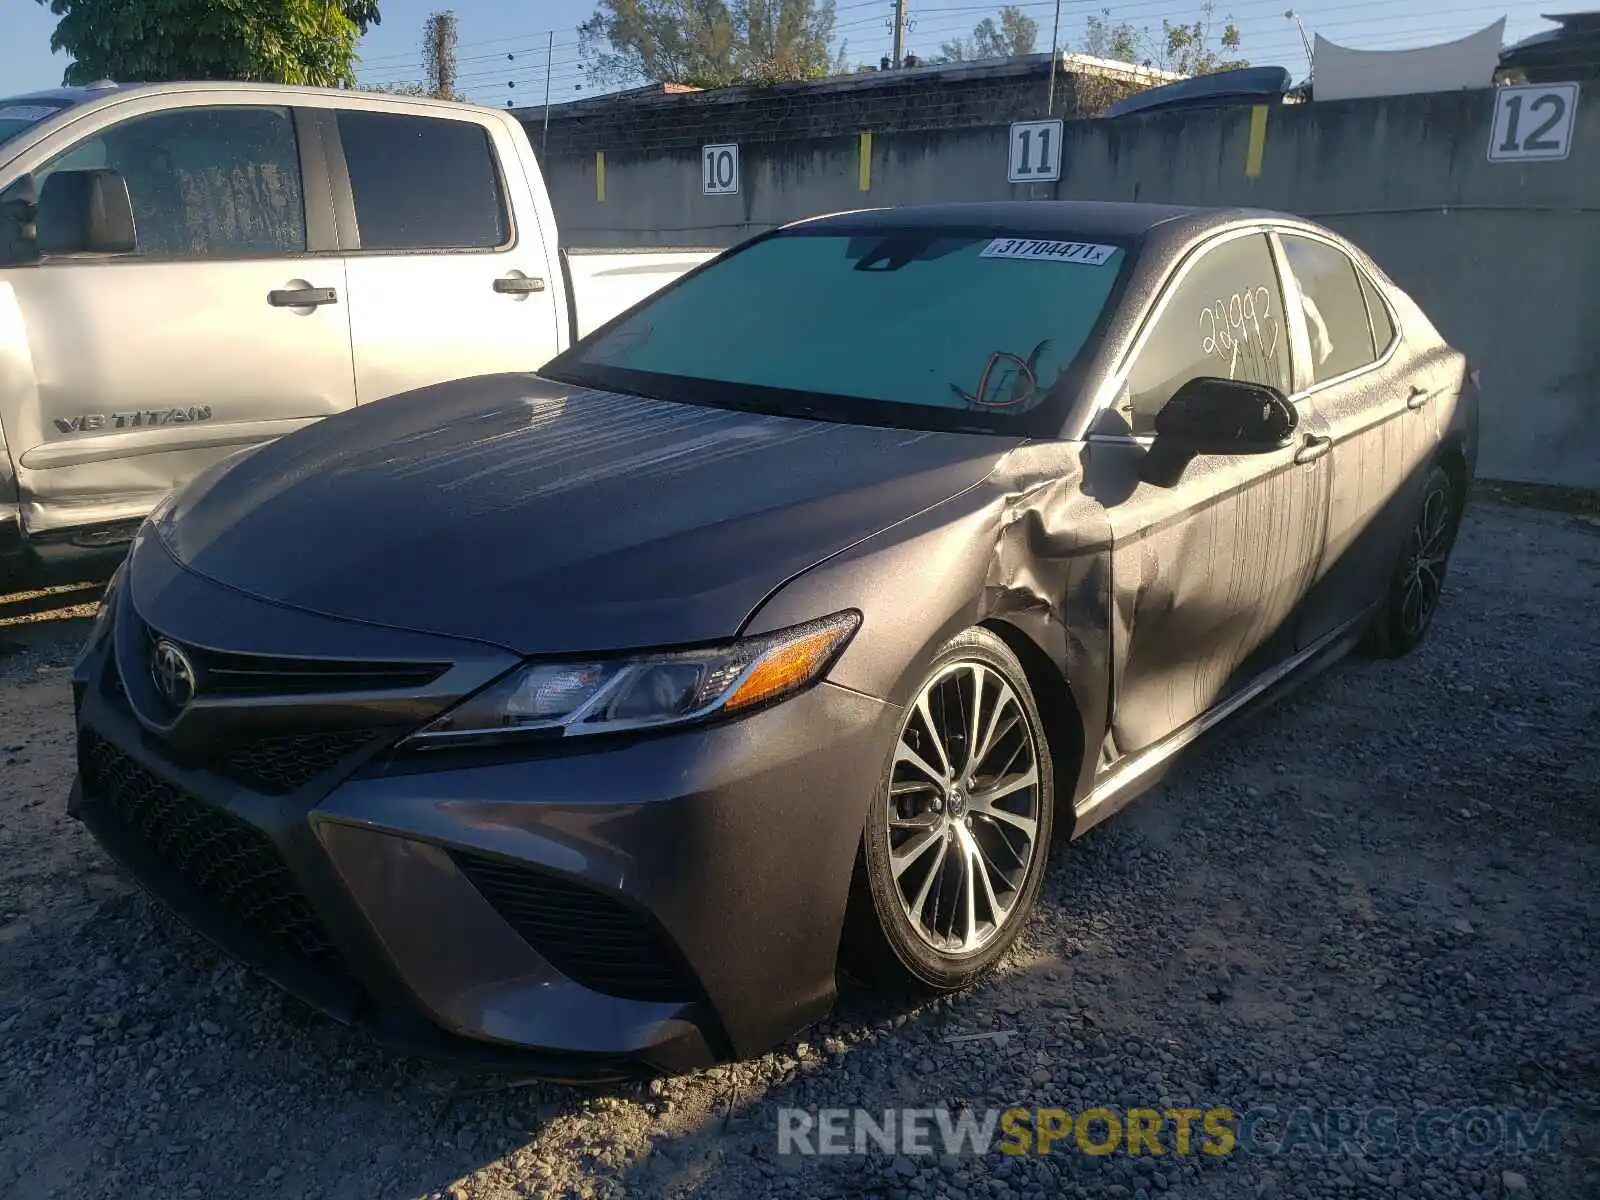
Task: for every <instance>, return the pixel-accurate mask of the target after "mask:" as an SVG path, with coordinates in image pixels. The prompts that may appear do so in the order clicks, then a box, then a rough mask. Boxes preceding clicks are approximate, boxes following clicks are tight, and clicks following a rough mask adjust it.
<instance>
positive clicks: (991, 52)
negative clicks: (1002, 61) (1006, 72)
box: [939, 4, 1039, 62]
mask: <svg viewBox="0 0 1600 1200" xmlns="http://www.w3.org/2000/svg"><path fill="white" fill-rule="evenodd" d="M1038 39H1039V22H1037V21H1035V20H1034V19H1033V18H1032V17H1030V16H1028V14H1027V13H1025V12H1023V11H1022V10H1021V9H1020V8H1018V7H1017V6H1016V5H1014V4H1007V5H1006V6H1004V7H1003V8H1002V9H1001V10H1000V23H999V24H998V25H996V24H995V20H994V18H993V17H985V18H984V19H983V20H981V21H979V22H978V23H977V24H976V25H974V26H973V27H972V36H971V37H970V38H956V39H955V40H954V41H951V42H946V43H945V44H944V45H942V46H940V47H939V54H940V56H941V57H942V58H944V59H945V60H946V61H949V62H962V61H964V60H969V59H978V58H1014V57H1016V56H1017V55H1019V54H1032V53H1033V48H1034V44H1035V43H1036V42H1037V41H1038Z"/></svg>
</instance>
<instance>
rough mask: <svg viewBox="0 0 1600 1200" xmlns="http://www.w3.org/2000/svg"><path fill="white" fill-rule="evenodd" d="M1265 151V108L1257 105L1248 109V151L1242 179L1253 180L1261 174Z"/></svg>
mask: <svg viewBox="0 0 1600 1200" xmlns="http://www.w3.org/2000/svg"><path fill="white" fill-rule="evenodd" d="M1266 149H1267V106H1266V105H1265V104H1257V105H1255V106H1254V107H1252V108H1251V109H1250V150H1249V153H1247V154H1246V155H1245V159H1244V177H1245V178H1246V179H1254V178H1256V176H1258V175H1260V174H1261V156H1262V154H1264V153H1265V152H1266Z"/></svg>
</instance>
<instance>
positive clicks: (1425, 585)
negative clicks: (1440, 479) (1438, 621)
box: [1400, 487, 1451, 637]
mask: <svg viewBox="0 0 1600 1200" xmlns="http://www.w3.org/2000/svg"><path fill="white" fill-rule="evenodd" d="M1450 510H1451V503H1450V494H1449V492H1447V491H1446V490H1445V489H1444V488H1442V487H1435V488H1432V489H1430V490H1429V492H1428V494H1427V496H1425V497H1424V498H1423V501H1422V509H1421V511H1420V512H1419V513H1418V514H1417V523H1416V524H1415V525H1414V526H1413V527H1412V529H1411V538H1410V541H1409V543H1408V548H1407V555H1406V565H1405V569H1404V571H1403V572H1402V573H1401V580H1400V588H1401V590H1400V624H1401V628H1402V629H1403V630H1404V632H1405V634H1406V636H1407V637H1416V636H1418V635H1419V634H1420V633H1421V632H1422V631H1423V630H1424V629H1426V628H1427V626H1428V622H1429V621H1430V620H1432V619H1433V610H1434V607H1435V606H1436V605H1437V604H1438V603H1439V592H1440V590H1441V589H1442V588H1443V586H1444V570H1445V564H1446V562H1447V561H1448V560H1449V558H1450V542H1451V536H1450V535H1451V522H1450Z"/></svg>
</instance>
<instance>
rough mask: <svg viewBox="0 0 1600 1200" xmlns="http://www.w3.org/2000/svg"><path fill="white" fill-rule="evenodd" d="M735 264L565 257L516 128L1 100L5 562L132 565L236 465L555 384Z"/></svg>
mask: <svg viewBox="0 0 1600 1200" xmlns="http://www.w3.org/2000/svg"><path fill="white" fill-rule="evenodd" d="M715 253H716V251H714V250H706V249H692V248H691V249H684V250H657V251H650V252H629V251H622V252H610V253H586V252H583V251H576V250H574V251H570V252H569V251H566V250H564V249H562V248H561V246H560V241H559V238H558V234H557V229H556V222H555V216H554V213H553V212H552V211H551V208H550V201H549V197H548V195H547V194H546V191H545V186H544V181H543V179H542V177H541V175H540V172H539V165H538V163H537V161H536V160H535V158H534V155H533V149H532V147H531V146H530V145H529V143H528V139H527V137H526V135H525V134H524V132H523V129H522V126H521V125H520V124H519V123H518V122H517V120H516V119H515V118H513V117H512V116H511V115H510V114H508V113H505V112H501V111H499V110H496V109H487V108H478V107H473V106H470V105H462V104H450V103H444V102H441V101H433V100H417V99H409V98H406V99H402V98H398V97H394V98H391V97H385V96H378V95H370V94H364V93H359V92H346V91H328V90H321V89H315V88H299V87H281V86H275V85H266V84H243V83H171V84H145V85H129V86H119V85H115V84H104V85H96V86H91V87H87V88H69V89H63V90H59V91H51V92H43V93H38V94H34V95H27V96H20V97H15V98H10V99H0V562H3V560H6V559H8V558H9V559H10V560H11V562H12V564H13V565H16V564H17V563H19V562H20V563H23V564H30V563H31V564H34V565H39V564H45V565H48V564H50V563H51V562H53V561H55V562H58V561H60V560H62V559H63V558H66V559H69V560H70V559H71V558H73V557H74V556H76V555H78V554H81V553H83V552H85V551H90V552H92V551H96V550H104V549H108V548H109V549H111V550H113V551H115V549H116V548H117V547H119V546H120V545H121V544H122V543H125V542H126V541H127V540H128V539H129V538H130V537H131V536H132V534H133V532H134V531H135V530H136V529H137V527H138V524H139V522H140V521H141V520H142V519H143V517H144V516H145V514H146V513H147V512H149V511H150V509H151V508H153V507H154V506H155V504H156V503H157V502H158V501H159V500H160V499H161V498H162V497H163V496H164V495H165V494H166V493H167V492H168V491H169V490H171V489H172V488H173V487H174V486H176V485H179V484H182V483H184V482H185V481H186V480H188V479H189V478H190V477H191V476H193V475H195V474H196V473H198V472H199V471H200V470H202V469H204V468H205V467H206V466H207V465H209V464H210V463H211V462H213V461H215V460H216V459H217V458H219V457H221V456H223V455H226V454H229V453H232V452H234V451H235V450H238V449H239V448H241V447H244V446H248V445H251V444H254V443H257V442H261V441H264V440H268V439H271V438H275V437H278V436H280V435H282V434H285V433H288V432H290V431H292V430H295V429H298V428H300V427H301V426H303V425H306V424H308V423H310V422H312V421H315V420H318V419H319V418H321V417H325V416H328V415H330V414H332V413H336V412H340V411H342V410H344V409H348V408H350V407H351V406H353V405H357V404H369V403H372V402H373V401H376V400H381V399H383V398H384V397H386V396H391V395H394V394H396V393H399V392H406V391H410V390H412V389H413V388H418V387H422V386H425V385H427V384H432V383H439V382H442V381H444V380H447V379H455V378H461V377H465V376H471V375H482V374H489V373H492V372H500V371H521V370H532V369H534V368H536V367H538V366H540V365H542V364H543V363H544V362H546V361H547V360H548V359H549V358H551V357H552V356H553V355H555V354H557V353H559V352H560V351H561V350H563V349H565V348H566V346H567V345H568V344H569V343H570V342H571V340H572V339H573V338H575V337H577V336H579V335H581V334H582V333H584V332H587V330H588V329H589V328H592V327H594V326H596V325H598V324H601V323H603V322H604V321H606V320H609V319H610V318H611V317H612V316H614V315H615V314H617V313H618V312H621V311H622V310H623V309H625V308H628V307H630V306H631V305H632V304H633V303H634V302H635V301H637V300H640V299H642V298H643V297H644V296H646V295H648V294H649V293H650V292H653V291H654V290H656V289H657V288H659V287H661V286H663V285H664V284H666V283H668V282H670V281H671V280H673V279H675V278H677V277H678V276H679V275H681V274H683V273H684V272H685V271H687V270H689V269H690V268H691V267H693V266H695V265H697V264H699V263H700V262H703V261H705V260H706V259H708V258H710V257H712V256H713V255H714V254H715ZM328 516H329V519H330V520H337V519H338V514H337V513H330V514H328Z"/></svg>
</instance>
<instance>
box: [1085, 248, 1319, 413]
mask: <svg viewBox="0 0 1600 1200" xmlns="http://www.w3.org/2000/svg"><path fill="white" fill-rule="evenodd" d="M1201 253H1202V257H1201V258H1200V259H1199V260H1198V261H1196V262H1195V264H1194V265H1193V266H1192V267H1191V268H1190V269H1189V271H1188V273H1187V274H1185V275H1184V277H1183V278H1182V279H1181V280H1180V281H1179V282H1178V284H1177V285H1176V287H1175V288H1174V289H1173V290H1172V292H1171V293H1170V296H1169V300H1168V303H1167V305H1166V307H1165V308H1164V309H1162V312H1161V315H1160V317H1159V318H1157V320H1156V324H1155V327H1154V328H1153V329H1152V330H1151V331H1150V336H1149V337H1148V338H1147V339H1146V341H1145V343H1144V346H1143V347H1142V348H1141V349H1140V351H1139V354H1138V357H1137V358H1136V359H1135V360H1134V363H1133V367H1132V369H1131V370H1130V371H1129V373H1128V387H1127V391H1126V392H1125V394H1124V395H1123V396H1122V398H1121V400H1120V402H1119V404H1118V406H1117V409H1116V411H1117V412H1118V413H1119V414H1120V415H1121V417H1122V420H1123V421H1124V422H1126V424H1127V429H1128V432H1130V433H1132V434H1133V435H1134V436H1144V435H1148V434H1150V433H1153V432H1154V422H1155V415H1156V413H1158V412H1160V411H1161V408H1162V406H1163V405H1165V404H1166V402H1167V401H1168V400H1170V399H1171V398H1172V396H1173V393H1175V392H1176V391H1177V390H1178V389H1179V388H1180V387H1182V386H1183V385H1184V384H1185V383H1187V382H1188V381H1189V380H1191V379H1195V378H1199V377H1201V376H1216V377H1219V378H1222V379H1243V380H1247V381H1249V382H1251V383H1265V384H1270V385H1271V386H1272V387H1275V388H1277V389H1278V390H1279V391H1280V392H1282V393H1284V395H1288V394H1289V393H1290V392H1292V391H1293V390H1294V388H1293V385H1292V374H1291V369H1290V360H1289V338H1288V332H1287V330H1286V329H1285V327H1284V323H1283V293H1282V291H1281V289H1280V288H1279V285H1278V273H1277V269H1276V267H1275V266H1274V265H1273V259H1272V250H1271V247H1270V246H1269V245H1268V244H1267V238H1266V235H1265V234H1259V233H1253V234H1249V235H1247V236H1245V237H1238V238H1233V239H1231V240H1229V241H1226V242H1223V243H1222V244H1221V245H1219V246H1216V247H1214V248H1212V249H1210V250H1204V251H1202V252H1201Z"/></svg>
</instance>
